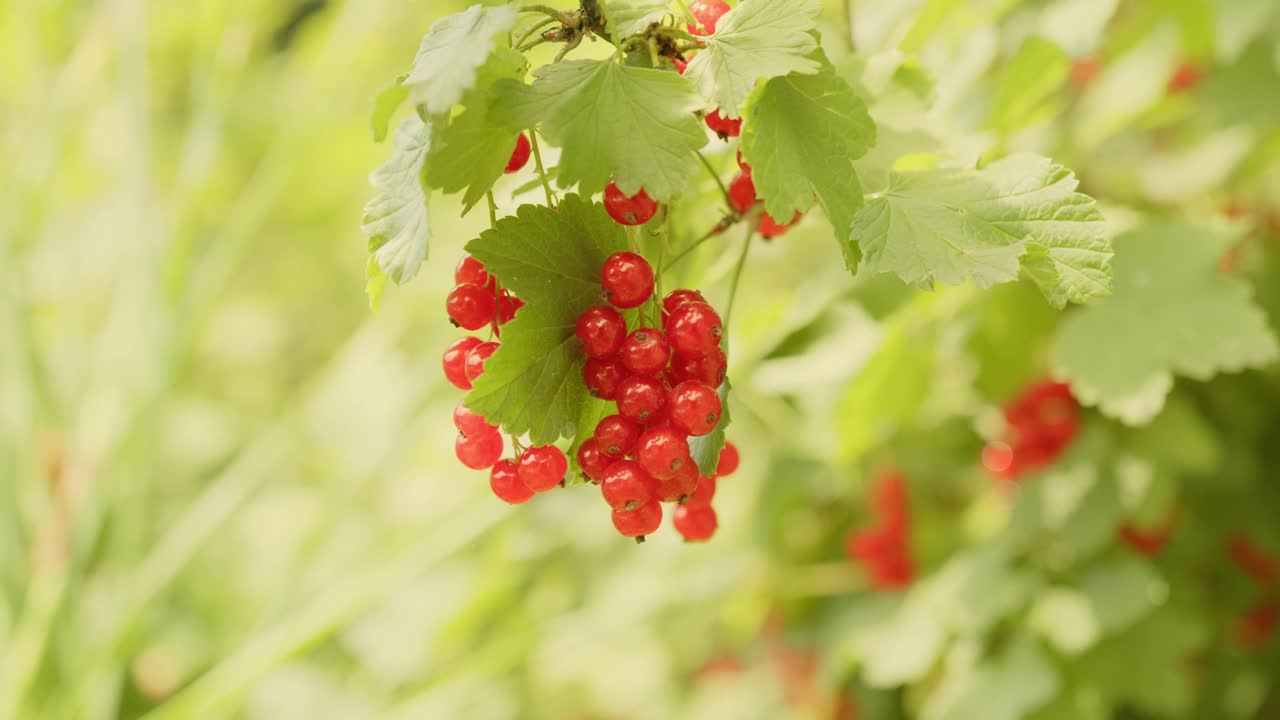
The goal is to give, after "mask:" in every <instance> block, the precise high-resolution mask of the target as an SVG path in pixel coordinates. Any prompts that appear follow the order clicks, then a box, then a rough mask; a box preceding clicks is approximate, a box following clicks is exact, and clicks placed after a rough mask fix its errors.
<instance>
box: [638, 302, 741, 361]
mask: <svg viewBox="0 0 1280 720" xmlns="http://www.w3.org/2000/svg"><path fill="white" fill-rule="evenodd" d="M665 329H666V331H667V338H668V339H669V340H670V342H671V350H672V352H674V353H675V354H676V355H677V356H679V357H698V356H700V355H706V354H707V353H709V352H711V351H713V350H715V349H716V348H717V347H719V346H720V337H721V336H722V335H723V334H724V327H723V326H722V323H721V321H720V313H717V312H716V311H715V308H713V307H711V306H710V305H708V304H706V303H702V302H688V303H685V304H683V305H681V306H680V307H678V308H676V309H675V310H672V311H671V314H670V315H668V316H667V319H666V323H665ZM624 360H625V359H624Z"/></svg>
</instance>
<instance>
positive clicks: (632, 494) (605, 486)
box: [600, 460, 657, 510]
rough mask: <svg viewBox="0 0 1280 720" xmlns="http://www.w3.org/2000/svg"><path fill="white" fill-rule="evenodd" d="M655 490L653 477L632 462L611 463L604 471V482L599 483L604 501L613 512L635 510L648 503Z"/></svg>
mask: <svg viewBox="0 0 1280 720" xmlns="http://www.w3.org/2000/svg"><path fill="white" fill-rule="evenodd" d="M656 489H657V483H656V481H655V480H654V479H653V477H652V476H651V475H649V473H647V472H645V470H644V468H642V467H640V463H638V462H635V461H634V460H619V461H617V462H615V463H613V464H612V465H610V466H609V469H608V470H605V472H604V480H602V481H600V492H601V494H603V495H604V501H605V502H607V503H609V507H611V508H613V509H614V510H635V509H636V508H638V507H640V506H641V505H643V504H645V503H647V502H649V499H650V498H652V497H653V493H654V490H656Z"/></svg>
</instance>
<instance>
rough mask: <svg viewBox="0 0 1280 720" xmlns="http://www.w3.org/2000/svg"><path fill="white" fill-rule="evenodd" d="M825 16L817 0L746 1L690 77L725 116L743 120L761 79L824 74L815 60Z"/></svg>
mask: <svg viewBox="0 0 1280 720" xmlns="http://www.w3.org/2000/svg"><path fill="white" fill-rule="evenodd" d="M821 11H822V6H821V5H820V4H819V3H817V2H816V1H815V0H742V2H741V3H739V4H738V6H737V7H735V8H734V9H732V10H730V11H729V12H728V13H725V15H724V16H723V17H721V18H720V20H719V21H717V22H716V33H715V34H714V35H712V36H711V37H710V38H708V39H707V40H706V47H705V48H703V49H701V50H699V51H698V53H697V54H696V55H694V57H693V60H691V61H689V67H688V68H686V69H685V71H684V76H685V77H687V78H689V80H690V81H692V82H693V84H694V85H696V86H697V88H698V91H699V92H701V93H702V94H703V95H704V96H705V97H706V98H708V99H709V100H711V101H712V102H714V103H715V104H716V105H719V106H720V114H721V115H724V116H725V117H737V116H738V112H739V109H740V108H741V107H742V102H743V101H744V100H746V99H747V95H749V94H750V93H751V91H752V90H753V89H754V88H755V86H756V81H757V80H760V79H762V78H772V77H779V76H782V75H786V74H788V73H800V74H812V73H815V72H817V71H818V69H819V68H820V67H821V64H820V63H819V62H818V61H817V60H815V59H814V58H812V57H809V55H810V54H811V53H812V52H813V50H814V49H815V48H816V47H817V46H818V42H817V40H816V39H815V38H814V36H813V34H812V31H813V29H814V26H815V24H816V22H817V19H818V13H819V12H821Z"/></svg>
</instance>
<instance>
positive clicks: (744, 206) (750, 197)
mask: <svg viewBox="0 0 1280 720" xmlns="http://www.w3.org/2000/svg"><path fill="white" fill-rule="evenodd" d="M757 202H759V198H757V197H756V183H755V181H754V180H752V179H751V171H750V170H743V171H742V172H740V173H738V174H737V175H734V176H733V180H732V181H730V183H729V204H730V205H732V206H733V209H734V210H737V211H738V213H739V214H742V213H745V212H746V211H748V210H750V209H751V207H752V206H753V205H755V204H756V203H757Z"/></svg>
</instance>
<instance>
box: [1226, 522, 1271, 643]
mask: <svg viewBox="0 0 1280 720" xmlns="http://www.w3.org/2000/svg"><path fill="white" fill-rule="evenodd" d="M1227 554H1228V555H1230V556H1231V560H1232V562H1234V563H1235V564H1236V566H1237V567H1239V568H1240V569H1241V570H1243V571H1244V573H1245V574H1246V575H1248V576H1249V577H1250V578H1251V579H1252V580H1253V582H1254V584H1255V585H1257V586H1258V590H1259V592H1260V593H1261V598H1260V599H1259V600H1257V601H1256V602H1255V603H1254V604H1253V606H1252V607H1250V608H1249V609H1248V610H1246V611H1245V612H1244V613H1242V614H1241V615H1240V617H1239V618H1237V620H1236V638H1237V640H1238V641H1239V642H1240V644H1241V645H1243V646H1244V647H1247V648H1260V647H1262V646H1264V645H1266V644H1267V642H1268V641H1269V640H1270V639H1271V636H1272V634H1273V633H1274V632H1275V629H1276V623H1277V621H1280V599H1277V597H1276V586H1277V585H1278V584H1280V556H1277V555H1275V554H1273V553H1271V552H1269V551H1267V550H1266V549H1265V548H1263V547H1261V546H1259V545H1258V544H1257V543H1256V542H1254V540H1253V538H1251V537H1249V536H1248V535H1246V534H1244V533H1234V534H1232V535H1231V537H1229V538H1227Z"/></svg>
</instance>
